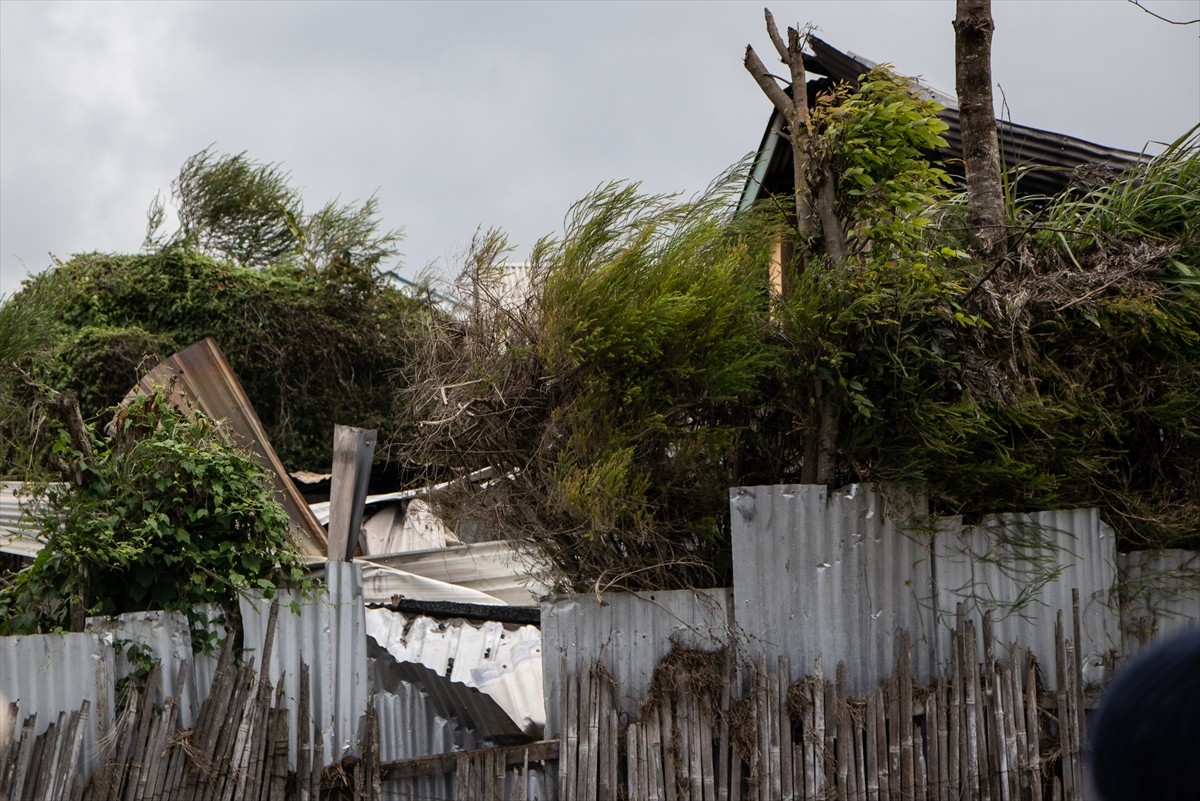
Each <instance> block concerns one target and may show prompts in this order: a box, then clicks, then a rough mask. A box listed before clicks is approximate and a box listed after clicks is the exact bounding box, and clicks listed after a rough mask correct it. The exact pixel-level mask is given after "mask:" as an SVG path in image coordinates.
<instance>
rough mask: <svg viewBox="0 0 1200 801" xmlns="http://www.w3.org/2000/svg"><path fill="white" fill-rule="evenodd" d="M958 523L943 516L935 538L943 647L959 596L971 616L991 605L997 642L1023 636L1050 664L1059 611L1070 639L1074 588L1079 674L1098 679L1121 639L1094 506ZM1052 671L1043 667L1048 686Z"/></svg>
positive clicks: (1111, 544) (1107, 537) (1103, 530)
mask: <svg viewBox="0 0 1200 801" xmlns="http://www.w3.org/2000/svg"><path fill="white" fill-rule="evenodd" d="M956 529H958V526H957V525H956V523H955V521H946V523H945V525H944V526H943V527H942V531H940V532H939V533H938V535H937V537H936V538H935V541H934V553H935V555H936V562H935V568H934V570H935V573H934V576H935V578H936V586H937V593H936V608H937V614H938V619H939V623H940V637H939V643H940V644H939V648H940V649H942V650H941V653H943V654H948V653H950V651H949V648H950V629H951V628H953V625H954V613H955V607H956V605H957V604H958V603H959V602H962V603H963V605H964V609H965V611H966V613H967V614H968V615H969V616H971V617H973V618H975V619H978V617H979V616H980V615H982V614H983V612H985V611H991V612H992V616H993V620H994V622H995V637H996V642H997V644H1007V643H1011V642H1020V644H1021V645H1022V646H1024V647H1026V648H1032V649H1033V652H1034V653H1035V654H1037V655H1038V658H1039V659H1040V660H1041V662H1042V664H1043V665H1053V664H1054V663H1053V659H1054V627H1055V619H1056V616H1057V614H1058V612H1059V610H1062V612H1063V614H1064V622H1065V624H1066V634H1067V636H1068V637H1071V638H1073V635H1072V611H1071V610H1072V606H1071V591H1072V589H1078V590H1079V596H1080V623H1081V629H1082V635H1081V638H1082V640H1083V645H1082V650H1081V652H1080V653H1081V655H1082V657H1083V672H1084V679H1085V680H1088V681H1099V680H1101V679H1103V678H1104V676H1105V674H1106V671H1107V668H1108V666H1111V664H1112V663H1113V657H1114V655H1115V654H1118V653H1120V651H1121V648H1122V643H1121V630H1120V623H1119V618H1118V615H1117V613H1116V610H1115V606H1114V600H1115V598H1114V590H1115V589H1116V549H1115V538H1114V534H1113V531H1112V529H1110V528H1109V527H1108V526H1107V525H1106V524H1105V523H1104V522H1103V521H1102V520H1101V519H1100V513H1099V511H1098V510H1096V509H1076V510H1071V511H1059V512H1034V513H1030V514H1012V515H1002V516H996V517H991V518H988V519H987V520H985V521H984V522H983V523H982V524H980V525H977V526H971V527H969V528H966V529H961V530H959V531H956ZM1077 647H1078V646H1077ZM1053 672H1054V671H1053V670H1048V671H1047V680H1048V681H1049V682H1050V684H1051V685H1053V680H1054V676H1053Z"/></svg>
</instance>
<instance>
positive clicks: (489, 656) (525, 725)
mask: <svg viewBox="0 0 1200 801" xmlns="http://www.w3.org/2000/svg"><path fill="white" fill-rule="evenodd" d="M366 625H367V633H368V634H369V635H370V636H371V638H372V639H374V640H375V642H377V643H378V644H379V645H380V646H382V647H383V648H385V649H386V650H387V651H388V653H389V654H391V655H392V656H393V657H394V658H395V659H396V661H397V662H401V663H415V664H420V665H424V666H425V667H427V668H428V669H430V670H431V671H433V672H434V673H435V674H437V675H439V676H444V677H446V678H448V679H450V680H451V681H454V682H458V683H461V684H463V685H465V686H467V687H473V688H475V689H477V690H479V691H480V692H482V693H485V694H486V695H487V696H489V697H490V698H492V699H493V700H494V701H495V702H496V703H497V704H498V705H499V706H500V708H501V709H503V710H504V711H505V712H506V713H507V714H508V716H509V717H510V718H511V719H512V721H513V722H514V723H515V724H516V726H517V727H518V729H519V730H521V731H523V732H525V733H526V734H528V735H529V736H531V737H538V736H540V735H541V732H542V731H543V729H544V727H545V724H546V711H545V700H544V696H543V691H542V633H541V631H540V630H539V629H538V627H537V626H531V625H525V626H515V627H513V626H505V625H504V624H502V623H498V622H495V621H486V622H482V623H475V622H470V621H466V620H462V619H455V620H435V619H433V618H430V617H425V616H423V615H421V616H409V615H404V614H401V613H399V612H392V611H391V610H388V609H368V610H366ZM431 691H432V690H431Z"/></svg>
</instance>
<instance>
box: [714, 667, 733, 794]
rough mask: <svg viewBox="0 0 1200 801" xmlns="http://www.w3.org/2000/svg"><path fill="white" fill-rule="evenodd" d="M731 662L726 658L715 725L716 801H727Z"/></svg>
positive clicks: (731, 682) (729, 756) (729, 755)
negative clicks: (718, 715) (717, 717)
mask: <svg viewBox="0 0 1200 801" xmlns="http://www.w3.org/2000/svg"><path fill="white" fill-rule="evenodd" d="M731 662H732V660H731V658H730V657H728V656H726V659H725V674H724V679H725V680H724V681H723V682H721V705H720V710H719V713H720V716H721V717H720V718H719V719H718V723H717V801H729V763H730V758H731V754H730V744H729V708H730V703H731V702H730V697H729V695H730V690H731V685H732V684H733V671H732V670H730V664H731Z"/></svg>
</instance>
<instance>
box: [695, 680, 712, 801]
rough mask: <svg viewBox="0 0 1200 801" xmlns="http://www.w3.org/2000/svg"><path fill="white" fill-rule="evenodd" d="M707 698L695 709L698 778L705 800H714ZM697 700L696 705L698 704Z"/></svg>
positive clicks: (710, 722)
mask: <svg viewBox="0 0 1200 801" xmlns="http://www.w3.org/2000/svg"><path fill="white" fill-rule="evenodd" d="M713 689H715V688H711V687H709V688H706V690H707V691H708V692H712V691H713ZM708 700H709V699H707V698H706V699H705V700H704V702H703V708H698V709H697V710H696V724H697V726H698V727H699V729H698V731H699V736H698V737H697V740H698V745H699V749H700V778H701V782H702V785H703V790H704V799H705V801H716V798H717V790H716V776H715V771H714V768H713V732H712V724H713V721H712V715H711V706H710V705H709V703H708ZM700 703H701V702H700V701H699V700H697V706H699V705H700Z"/></svg>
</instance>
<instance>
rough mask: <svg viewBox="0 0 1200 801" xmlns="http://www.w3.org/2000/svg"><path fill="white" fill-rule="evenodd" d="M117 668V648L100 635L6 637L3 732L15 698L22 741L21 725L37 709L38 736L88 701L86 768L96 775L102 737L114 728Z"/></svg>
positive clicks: (1, 664) (1, 661)
mask: <svg viewBox="0 0 1200 801" xmlns="http://www.w3.org/2000/svg"><path fill="white" fill-rule="evenodd" d="M113 673H114V671H113V649H112V648H111V647H110V646H109V645H108V644H106V643H105V642H103V641H102V640H101V638H100V637H98V636H96V635H95V634H34V635H30V636H27V637H0V731H2V730H4V728H5V726H6V725H8V723H9V721H8V718H7V716H8V705H9V704H10V703H11V702H13V701H15V702H17V704H18V705H19V708H18V711H17V728H16V731H15V733H14V735H15V737H16V742H19V740H20V737H21V724H22V723H23V722H24V721H25V719H26V718H28V717H29V716H30V715H32V714H34V713H37V725H36V727H35V728H34V730H33V735H34V736H38V735H40V734H42V733H43V732H45V731H46V729H47V728H49V726H50V724H51V723H52V722H54V721H56V720H57V719H58V716H59V714H60V713H65V714H67V715H70V714H71V713H72V712H78V711H79V707H80V705H81V704H82V703H83V702H84V700H87V701H88V702H89V703H90V705H91V706H90V709H89V711H88V717H87V721H86V728H85V733H84V738H83V749H82V752H81V754H80V761H81V765H80V769H81V770H82V771H83V772H84V775H87V776H90V775H91V774H92V771H94V770H95V769H96V767H97V763H98V758H99V750H100V742H101V740H102V738H103V737H104V736H105V735H106V734H107V733H109V732H111V731H112V727H113V703H114V700H113V698H114V694H113ZM81 725H83V724H82V722H81Z"/></svg>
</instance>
